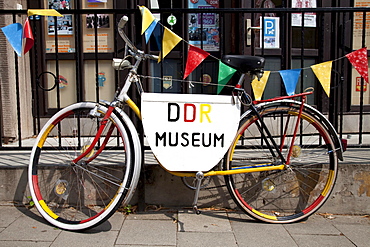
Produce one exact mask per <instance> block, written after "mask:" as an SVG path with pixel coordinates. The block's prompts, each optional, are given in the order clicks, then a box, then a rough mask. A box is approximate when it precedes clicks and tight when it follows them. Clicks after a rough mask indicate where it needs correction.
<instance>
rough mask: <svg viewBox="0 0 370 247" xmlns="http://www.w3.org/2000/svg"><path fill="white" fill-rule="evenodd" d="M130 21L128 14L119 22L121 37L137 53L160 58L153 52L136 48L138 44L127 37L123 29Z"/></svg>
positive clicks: (150, 57)
mask: <svg viewBox="0 0 370 247" xmlns="http://www.w3.org/2000/svg"><path fill="white" fill-rule="evenodd" d="M127 21H128V17H127V16H125V15H124V16H122V18H121V20H120V21H119V22H118V33H119V34H120V36H121V38H122V39H123V41H125V43H126V44H127V45H128V47H130V49H131V51H132V52H133V53H135V55H140V56H141V57H144V58H149V59H152V60H158V56H155V55H151V54H145V53H144V52H143V51H141V50H139V49H138V48H136V46H135V45H134V44H133V43H132V41H131V40H130V39H129V38H128V37H127V35H126V33H125V32H124V31H123V28H124V27H125V25H126V23H127Z"/></svg>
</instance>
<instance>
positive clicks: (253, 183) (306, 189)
mask: <svg viewBox="0 0 370 247" xmlns="http://www.w3.org/2000/svg"><path fill="white" fill-rule="evenodd" d="M259 111H260V115H261V118H262V121H263V122H264V124H265V125H266V126H267V128H268V130H269V131H270V133H271V136H272V139H274V141H275V142H276V144H277V148H278V149H279V150H280V151H281V153H282V154H283V156H284V159H285V160H286V161H287V163H286V169H284V170H274V171H262V172H253V173H244V174H236V175H229V176H225V180H226V184H227V187H228V190H229V192H230V194H231V196H232V198H233V199H234V201H235V203H236V204H237V205H238V206H239V207H240V208H241V209H242V210H243V211H244V212H246V213H247V214H249V215H250V216H252V217H253V218H255V219H257V220H261V221H265V222H269V223H291V222H296V221H299V220H302V219H305V218H307V217H308V216H309V215H311V214H312V213H314V212H315V211H317V210H318V209H319V208H320V207H321V206H322V205H323V204H324V202H325V201H326V200H327V199H328V197H329V195H330V192H331V191H332V188H333V186H334V183H335V179H336V175H337V162H338V161H337V160H338V158H337V154H336V151H335V146H334V143H333V140H332V139H331V136H330V134H329V132H328V131H327V130H326V129H325V127H324V125H322V124H321V123H320V122H319V121H318V120H317V118H315V117H314V116H313V115H312V114H310V113H307V112H303V113H302V116H301V119H300V123H299V125H298V131H297V133H296V136H294V133H293V132H294V129H295V127H296V122H297V118H298V117H297V116H298V114H299V108H298V107H297V106H293V105H288V104H287V105H284V104H275V105H267V106H265V107H262V108H261V109H260V110H259ZM260 126H261V122H260V120H258V118H257V116H256V115H254V114H249V115H247V116H246V117H245V119H244V121H243V122H242V124H241V126H240V128H239V130H238V134H237V137H236V139H235V140H234V143H233V148H230V150H229V152H228V153H227V154H226V157H225V161H224V169H226V170H231V169H238V168H241V167H244V168H245V167H256V166H260V167H261V166H266V165H271V164H282V163H283V161H282V160H281V158H279V157H278V155H277V154H276V150H275V151H274V150H273V149H274V148H273V149H272V150H271V149H269V148H268V145H266V141H265V140H264V139H263V136H265V135H266V132H265V131H263V132H262V134H261V131H260V129H261V128H260ZM292 140H293V141H292ZM290 150H291V151H290ZM289 151H290V152H291V156H290V158H288V153H289Z"/></svg>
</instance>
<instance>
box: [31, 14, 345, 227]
mask: <svg viewBox="0 0 370 247" xmlns="http://www.w3.org/2000/svg"><path fill="white" fill-rule="evenodd" d="M127 20H128V18H127V17H125V16H124V17H122V19H121V20H120V22H119V24H118V32H119V34H120V36H121V37H122V38H123V40H124V41H125V43H126V49H125V54H126V55H127V56H129V57H131V59H133V60H134V61H135V62H134V63H133V64H131V63H130V61H129V60H128V59H127V57H125V58H124V59H119V60H115V62H114V67H115V69H117V70H122V69H128V70H129V73H128V75H127V78H126V80H125V83H124V86H123V87H122V89H121V90H117V92H116V95H115V98H114V100H113V101H112V102H107V101H101V102H100V103H96V102H80V103H76V104H73V105H70V106H68V107H66V108H64V109H62V110H60V111H59V112H57V113H56V114H55V115H54V116H53V117H52V118H51V119H50V120H49V121H47V123H46V124H45V126H44V127H43V128H42V130H41V131H40V133H39V135H38V137H37V139H36V143H35V145H34V147H33V149H32V153H31V157H30V165H29V187H30V191H31V195H32V199H33V201H34V204H35V205H36V207H37V209H38V211H39V212H40V214H41V215H42V216H43V217H44V218H45V219H46V220H47V221H48V222H49V223H51V224H52V225H55V226H56V227H58V228H62V229H66V230H84V229H88V228H91V227H94V226H97V225H98V224H100V223H102V222H104V221H105V220H107V219H108V218H109V217H110V216H111V215H112V214H113V213H114V212H115V211H116V210H117V208H118V207H119V206H121V205H127V204H128V203H129V201H130V199H131V197H132V195H133V193H134V191H135V189H136V185H137V182H138V179H139V173H140V169H141V163H142V153H141V148H142V144H141V142H140V139H139V137H138V132H137V130H136V129H135V127H134V125H133V123H132V121H131V120H130V118H129V117H128V115H127V114H126V113H125V112H124V111H123V108H124V106H128V107H129V108H130V109H132V110H133V111H134V112H135V113H136V115H137V116H138V117H139V118H140V119H142V115H141V113H142V112H141V111H140V109H139V108H138V107H137V105H136V104H135V103H134V102H133V101H132V100H131V99H130V97H129V96H128V95H127V92H128V90H129V88H130V86H131V85H132V84H135V85H136V86H137V88H138V90H139V92H140V93H141V95H142V98H143V100H142V101H143V103H142V110H144V111H146V112H148V111H149V112H150V111H152V109H151V108H150V107H149V106H148V104H147V103H145V102H144V101H148V102H150V104H149V105H151V104H153V105H158V104H164V105H165V107H168V111H167V114H168V115H166V116H164V117H167V118H168V119H167V121H168V122H171V124H176V121H177V120H178V118H180V114H179V112H178V110H179V109H181V107H185V105H186V102H187V99H188V97H190V96H189V95H179V94H154V93H144V92H143V89H142V87H141V81H140V78H141V77H140V75H138V74H137V69H138V67H139V65H140V64H141V62H142V61H144V60H148V59H154V60H156V59H158V57H157V56H154V55H150V54H146V53H144V52H143V51H141V50H139V49H137V48H136V47H135V45H134V44H133V43H132V42H131V41H130V40H129V39H128V37H127V36H126V34H125V33H124V31H123V28H124V26H125V24H126V22H127ZM222 61H223V62H224V63H225V64H227V65H229V66H231V67H233V68H235V69H237V70H238V71H239V72H241V74H242V75H241V76H240V79H239V81H238V83H237V84H236V85H235V87H234V89H233V93H232V95H229V96H219V95H217V96H215V95H210V96H206V95H193V96H191V97H192V100H194V99H199V100H200V103H202V99H203V98H206V100H209V99H210V98H208V97H211V99H212V100H215V101H216V102H217V101H220V102H219V103H220V104H219V105H221V106H222V107H226V108H225V109H230V111H229V110H225V109H223V110H221V111H220V112H221V113H222V114H223V115H222V116H221V120H222V122H221V124H218V128H219V129H222V131H224V130H225V129H231V131H230V132H231V134H230V135H231V139H230V138H229V137H226V134H225V136H221V135H216V136H212V135H211V134H209V136H207V135H204V136H202V135H201V134H199V133H200V132H199V131H198V132H194V133H192V134H189V133H187V134H184V133H180V132H179V133H177V139H173V140H172V141H171V140H170V139H169V138H170V137H169V135H168V136H166V135H165V134H161V133H162V132H158V131H157V135H156V134H155V131H156V129H155V128H154V130H153V131H154V132H153V133H152V132H151V134H148V132H149V131H147V129H146V127H147V126H145V124H144V130H145V133H146V135H147V138H148V139H149V138H153V135H154V139H153V140H155V141H157V143H156V144H151V143H150V142H149V144H151V148H152V149H153V146H154V149H156V148H157V149H158V148H159V149H161V148H163V146H166V147H171V145H172V146H173V145H174V143H171V142H174V140H175V141H176V140H177V145H178V146H181V145H182V146H184V145H185V146H186V145H193V146H194V150H195V149H197V148H199V146H201V145H203V146H207V145H208V146H212V145H213V146H222V148H223V149H222V152H223V153H221V154H217V155H209V154H207V155H203V154H198V155H199V156H196V158H197V159H201V158H202V159H201V162H197V164H198V165H199V167H196V166H195V167H193V166H192V165H191V164H190V165H189V167H188V166H180V165H179V164H180V163H181V161H180V159H179V158H178V159H177V160H175V161H174V160H173V157H171V158H169V161H170V162H172V163H173V164H174V165H173V166H170V167H168V166H167V165H164V164H165V163H166V161H165V162H164V163H163V164H162V163H161V160H163V159H162V156H163V155H162V154H160V155H158V157H157V158H158V160H159V163H160V164H161V165H162V166H164V168H165V169H166V170H167V171H168V172H170V173H172V174H174V175H176V176H180V177H193V178H195V179H196V185H195V196H194V202H193V207H194V210H195V211H196V212H197V213H199V210H198V208H197V199H198V194H199V190H200V188H201V187H202V181H203V179H204V178H205V177H208V176H219V175H221V176H224V178H225V183H226V186H227V188H228V191H229V193H230V195H231V197H232V199H233V200H234V201H235V203H236V204H237V205H238V206H239V207H240V208H241V209H242V210H243V211H244V212H245V213H247V214H248V215H250V216H252V217H253V218H255V219H257V220H261V221H264V222H269V223H292V222H297V221H300V220H302V219H305V218H307V217H308V216H310V215H311V214H313V213H314V212H316V211H317V210H318V209H319V208H320V207H321V206H322V205H323V204H324V202H325V201H326V200H327V199H328V197H329V195H330V192H331V191H332V189H333V186H334V184H335V179H336V176H337V164H338V159H343V157H342V146H341V142H340V140H339V139H338V135H337V134H336V132H335V130H334V128H333V126H332V125H331V124H330V122H329V121H328V120H327V119H326V118H325V117H324V116H323V115H322V114H321V113H320V112H319V111H317V110H316V109H315V108H313V107H312V106H309V105H307V104H306V103H305V99H306V97H307V95H309V94H311V93H312V91H309V92H304V93H300V94H297V95H293V96H284V97H279V98H274V99H270V100H260V101H253V100H252V98H251V97H250V96H249V95H248V94H247V93H246V92H245V91H244V89H243V88H242V87H241V85H242V83H243V81H244V77H245V76H246V75H247V74H251V75H252V76H261V73H262V72H263V66H264V59H263V58H261V57H252V56H246V55H239V56H238V55H227V56H225V57H224V58H223V59H222ZM160 97H166V99H169V100H167V102H165V103H164V102H161V99H162V98H160ZM158 99H160V100H158ZM295 99H300V100H299V101H298V100H295ZM144 103H145V104H144ZM203 103H204V102H203ZM176 105H177V106H176ZM194 105H195V104H194ZM219 105H218V104H215V106H213V105H211V104H209V105H208V106H207V104H206V103H204V105H203V106H202V107H203V109H202V114H203V122H207V123H209V122H211V121H210V119H208V118H209V117H210V111H211V108H210V107H214V108H217V107H219ZM241 105H245V106H247V107H248V110H247V111H245V112H244V113H243V114H240V109H241V108H240V106H241ZM197 106H200V105H199V104H198V105H196V107H197ZM148 107H149V108H148ZM187 107H190V108H192V109H193V112H190V113H189V115H188V116H185V115H181V117H183V118H184V120H188V122H189V121H190V122H191V120H193V118H194V116H195V113H194V112H195V111H196V108H194V107H193V106H191V104H188V105H187ZM143 108H144V109H143ZM145 108H146V110H145ZM212 109H213V108H212ZM144 111H143V112H144ZM227 112H230V114H231V115H230V116H231V117H230V119H229V118H228V117H227V121H224V119H225V116H229V115H227V114H229V113H227ZM235 113H236V114H235ZM158 114H159V113H158ZM164 114H166V113H164ZM235 115H236V117H235ZM240 115H241V116H240ZM143 116H144V114H143ZM214 117H216V116H215V115H212V116H211V118H214ZM143 118H144V119H143V121H144V122H145V121H147V120H145V118H146V117H145V116H144V117H143ZM158 118H159V117H158ZM212 120H213V119H212ZM150 121H152V120H150ZM231 122H232V123H231ZM151 123H152V122H149V125H151ZM229 123H230V124H229ZM225 126H228V127H225ZM157 127H158V126H157ZM148 128H150V127H148ZM225 131H226V130H225ZM158 133H159V134H158ZM173 133H175V132H173ZM235 133H236V134H235ZM148 135H149V136H148ZM150 135H151V136H152V137H150ZM201 136H202V137H203V140H201ZM228 136H229V135H228ZM166 138H167V139H166ZM174 138H175V137H174ZM179 138H182V139H179ZM212 138H213V139H212ZM229 139H230V140H229ZM165 142H166V143H165ZM212 143H213V144H212ZM161 145H162V146H161ZM203 150H204V148H203ZM153 152H154V151H153ZM154 153H156V152H154ZM167 153H168V152H167ZM164 156H165V155H164ZM202 156H204V157H202ZM211 156H217V159H218V160H216V162H215V161H214V160H215V158H214V157H211ZM220 157H221V158H220ZM164 159H166V158H164ZM211 160H212V162H211ZM221 160H223V161H222V165H221V168H220V169H218V167H219V165H218V164H219V163H220V161H221ZM176 162H178V163H176ZM185 165H187V164H185Z"/></svg>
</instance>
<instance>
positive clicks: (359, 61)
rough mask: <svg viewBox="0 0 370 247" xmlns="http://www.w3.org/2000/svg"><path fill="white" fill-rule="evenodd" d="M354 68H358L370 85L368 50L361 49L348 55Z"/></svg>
mask: <svg viewBox="0 0 370 247" xmlns="http://www.w3.org/2000/svg"><path fill="white" fill-rule="evenodd" d="M346 57H347V58H348V60H349V61H350V62H351V64H352V65H353V67H355V68H356V70H357V71H358V73H360V75H361V76H362V77H363V78H364V79H365V81H366V82H367V83H369V64H368V60H367V48H366V47H364V48H361V49H359V50H357V51H354V52H351V53H349V54H347V55H346Z"/></svg>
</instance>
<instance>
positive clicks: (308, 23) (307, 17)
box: [292, 0, 317, 27]
mask: <svg viewBox="0 0 370 247" xmlns="http://www.w3.org/2000/svg"><path fill="white" fill-rule="evenodd" d="M316 7H317V4H316V0H292V8H316ZM303 22H304V26H305V27H316V13H304V20H303ZM292 26H293V27H301V26H302V14H301V13H294V14H292Z"/></svg>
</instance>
